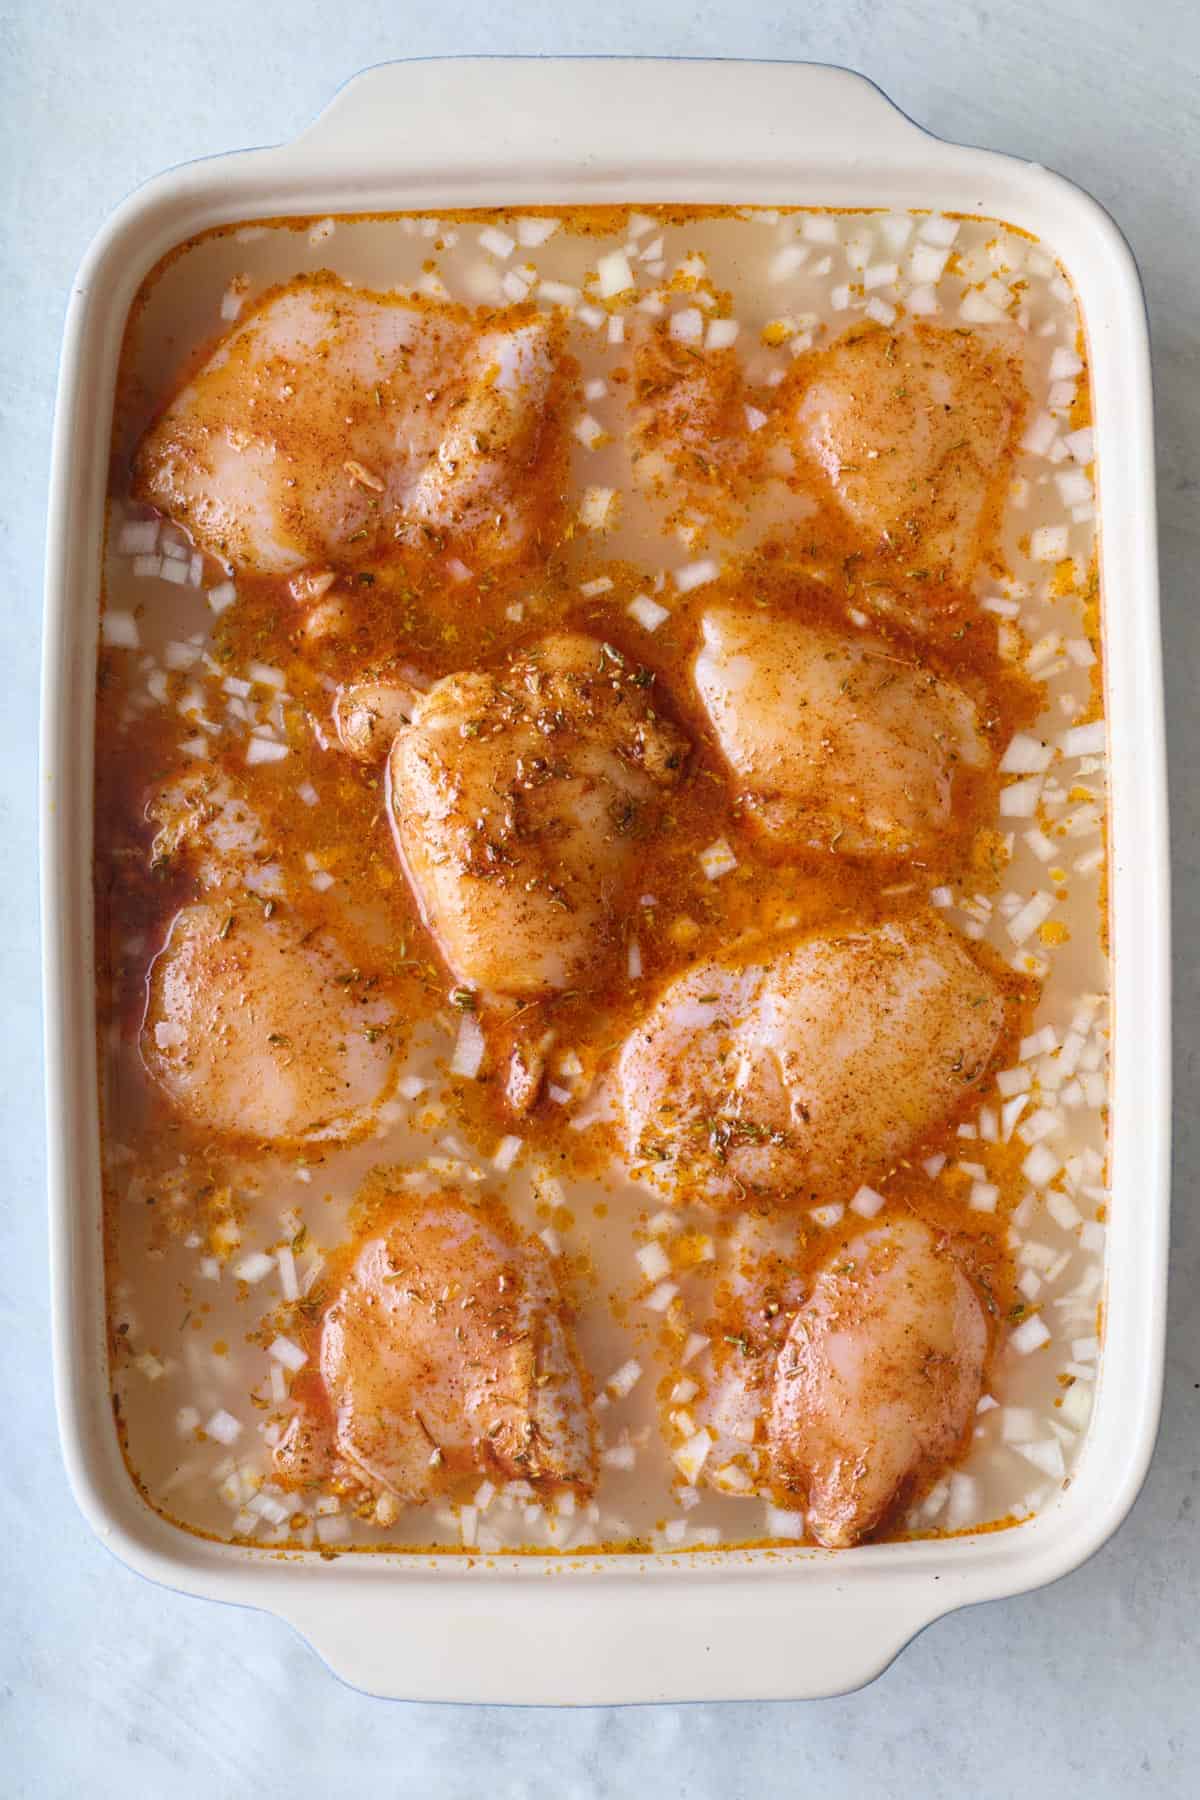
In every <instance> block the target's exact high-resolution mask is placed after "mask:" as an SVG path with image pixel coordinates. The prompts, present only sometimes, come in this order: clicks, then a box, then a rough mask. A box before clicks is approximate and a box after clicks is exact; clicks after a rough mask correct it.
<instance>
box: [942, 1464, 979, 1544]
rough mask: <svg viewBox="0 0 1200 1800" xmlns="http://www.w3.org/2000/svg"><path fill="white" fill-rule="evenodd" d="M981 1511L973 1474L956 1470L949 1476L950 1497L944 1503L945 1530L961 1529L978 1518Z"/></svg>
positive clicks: (977, 1485) (977, 1484)
mask: <svg viewBox="0 0 1200 1800" xmlns="http://www.w3.org/2000/svg"><path fill="white" fill-rule="evenodd" d="M981 1511H982V1506H981V1499H980V1491H979V1483H978V1481H976V1479H975V1477H974V1476H973V1475H965V1474H963V1473H962V1471H961V1470H958V1471H956V1472H955V1473H954V1474H953V1475H951V1477H950V1498H949V1500H948V1501H947V1503H946V1528H947V1530H948V1531H961V1530H962V1529H963V1527H964V1525H970V1524H972V1523H973V1522H974V1521H975V1520H976V1519H978V1518H979V1517H980V1513H981Z"/></svg>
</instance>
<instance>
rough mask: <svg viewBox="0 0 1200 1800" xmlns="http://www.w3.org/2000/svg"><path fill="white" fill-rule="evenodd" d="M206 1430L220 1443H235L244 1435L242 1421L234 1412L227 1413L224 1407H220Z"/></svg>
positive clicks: (206, 1426)
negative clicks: (236, 1417)
mask: <svg viewBox="0 0 1200 1800" xmlns="http://www.w3.org/2000/svg"><path fill="white" fill-rule="evenodd" d="M204 1430H205V1432H206V1434H207V1435H208V1436H209V1437H210V1438H215V1439H216V1441H217V1443H218V1444H235V1443H236V1442H237V1440H238V1438H240V1437H241V1435H242V1422H241V1420H240V1419H235V1418H234V1416H233V1414H232V1413H227V1412H226V1411H225V1409H224V1407H219V1408H218V1409H217V1411H216V1412H215V1413H214V1414H213V1416H212V1418H211V1419H209V1421H208V1423H207V1424H206V1425H205V1427H204Z"/></svg>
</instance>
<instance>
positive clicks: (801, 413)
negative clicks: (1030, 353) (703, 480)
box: [790, 324, 1023, 585]
mask: <svg viewBox="0 0 1200 1800" xmlns="http://www.w3.org/2000/svg"><path fill="white" fill-rule="evenodd" d="M793 379H794V382H795V395H796V397H795V402H794V406H793V409H792V413H791V427H790V430H791V436H792V439H793V441H794V443H795V445H796V447H797V449H799V450H800V451H801V453H802V454H803V455H805V456H806V457H807V458H808V459H809V461H810V462H811V463H812V464H813V465H815V468H816V470H819V472H820V476H821V478H823V480H824V482H826V483H827V484H828V488H829V491H830V494H831V495H832V497H833V498H834V499H835V500H836V502H837V504H838V506H839V507H840V508H841V510H842V511H843V512H844V513H845V514H846V516H847V518H848V519H849V520H850V521H851V523H852V524H853V525H854V527H855V528H856V529H857V530H858V531H859V532H860V533H861V537H862V543H863V548H864V550H865V551H869V552H874V553H878V554H881V555H884V556H886V557H889V558H900V559H902V561H903V565H904V571H905V573H906V574H911V575H912V576H913V577H914V578H921V579H929V578H930V577H931V576H935V575H940V574H941V573H942V572H943V571H945V572H946V573H948V575H949V577H950V578H951V579H952V580H953V581H954V582H956V583H958V584H959V585H966V584H967V583H968V582H969V580H970V577H971V574H972V571H973V569H974V566H975V564H976V562H977V560H978V558H979V555H980V553H981V551H982V549H983V547H984V539H985V538H986V536H987V535H988V532H989V530H990V528H991V527H992V525H993V524H994V518H993V513H994V510H995V506H996V502H997V499H998V490H999V487H1000V486H1001V485H1002V483H1003V481H1004V479H1005V476H1006V473H1007V460H1008V457H1007V452H1008V451H1009V450H1010V448H1011V446H1012V444H1013V442H1014V437H1015V430H1016V426H1017V422H1018V419H1019V416H1020V411H1021V405H1022V399H1023V385H1022V379H1021V375H1020V371H1019V365H1018V362H1017V359H1016V356H1015V354H1014V353H1013V351H1012V350H1011V349H1010V348H1009V347H1008V346H1007V345H1006V344H1004V343H1002V342H1001V341H998V340H996V339H990V338H985V337H983V336H981V335H980V334H979V333H978V332H973V331H966V330H948V329H946V328H945V327H943V326H938V325H926V324H916V325H912V326H909V327H907V328H905V329H903V330H896V331H892V330H888V329H886V328H884V327H882V326H879V327H877V326H873V325H868V326H861V325H856V326H854V327H853V328H852V329H851V330H850V331H848V332H845V333H844V334H843V335H842V336H841V337H840V338H838V339H836V340H835V342H834V343H832V344H831V345H830V346H829V348H828V349H827V350H822V351H819V352H818V353H817V354H816V355H814V356H812V357H811V358H807V359H805V361H804V362H803V363H802V364H801V365H799V366H798V367H797V370H796V373H795V376H794V378H793Z"/></svg>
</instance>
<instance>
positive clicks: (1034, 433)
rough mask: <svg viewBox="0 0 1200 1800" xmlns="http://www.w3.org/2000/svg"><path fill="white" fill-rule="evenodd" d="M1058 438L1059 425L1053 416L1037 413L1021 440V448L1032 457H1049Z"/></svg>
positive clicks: (1046, 413)
mask: <svg viewBox="0 0 1200 1800" xmlns="http://www.w3.org/2000/svg"><path fill="white" fill-rule="evenodd" d="M1057 437H1058V425H1057V423H1056V422H1055V420H1054V417H1053V415H1052V414H1050V413H1048V412H1043V413H1037V414H1035V415H1034V418H1033V419H1032V421H1031V422H1030V425H1029V428H1028V430H1027V431H1026V433H1025V436H1024V437H1023V438H1022V440H1021V448H1022V450H1028V452H1029V454H1030V455H1031V456H1048V455H1049V453H1050V448H1051V445H1052V444H1053V443H1054V442H1055V440H1056V438H1057Z"/></svg>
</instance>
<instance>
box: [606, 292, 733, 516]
mask: <svg viewBox="0 0 1200 1800" xmlns="http://www.w3.org/2000/svg"><path fill="white" fill-rule="evenodd" d="M631 439H632V448H633V458H634V461H633V472H634V476H635V478H636V480H637V482H638V485H639V487H641V488H642V489H643V490H644V491H645V492H646V493H648V494H650V495H652V496H654V497H656V498H658V499H660V500H666V501H668V502H669V503H671V504H672V505H674V504H676V497H677V495H678V493H679V492H680V490H681V486H682V489H683V490H684V491H686V492H687V493H688V494H689V496H690V497H691V498H692V500H694V501H695V502H696V503H697V504H698V505H699V506H700V507H701V508H702V509H703V511H704V512H706V513H709V514H712V513H714V512H715V513H716V514H717V516H718V519H719V521H720V522H721V523H722V524H724V525H728V524H730V523H731V522H732V519H733V515H732V514H730V512H729V501H730V498H731V496H732V493H733V491H734V489H735V488H736V486H737V483H738V481H739V479H740V477H741V474H742V472H743V468H744V465H745V459H746V452H747V427H746V415H745V386H744V382H743V376H742V368H741V363H740V362H739V360H738V357H737V354H736V352H735V351H733V350H732V349H725V350H698V349H695V348H694V347H693V346H692V345H691V344H686V343H680V342H678V341H676V340H675V339H674V338H672V337H671V336H670V335H669V334H668V332H667V331H666V330H665V329H664V328H662V327H658V328H656V329H655V330H654V331H652V332H651V333H650V334H649V335H648V336H646V337H645V338H643V340H642V341H641V342H640V343H639V344H638V346H637V349H636V350H635V352H634V359H633V410H632V416H631ZM690 517H691V515H690V511H688V512H687V513H686V514H685V515H683V516H682V517H680V516H678V515H675V514H672V520H671V522H673V523H676V524H682V525H683V526H684V529H685V531H686V530H687V529H688V525H689V521H690Z"/></svg>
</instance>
